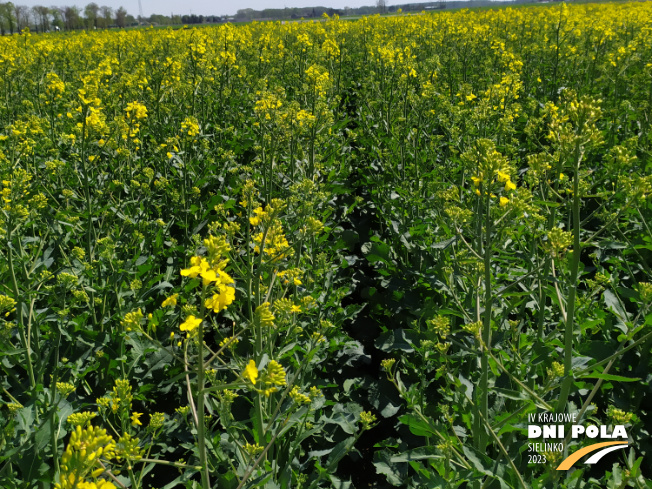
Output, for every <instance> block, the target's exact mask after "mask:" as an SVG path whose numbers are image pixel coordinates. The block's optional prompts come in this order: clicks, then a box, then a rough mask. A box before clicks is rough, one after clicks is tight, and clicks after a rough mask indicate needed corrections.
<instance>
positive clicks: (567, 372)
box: [557, 142, 582, 412]
mask: <svg viewBox="0 0 652 489" xmlns="http://www.w3.org/2000/svg"><path fill="white" fill-rule="evenodd" d="M575 154H576V158H575V167H574V169H573V170H574V171H573V173H574V175H573V209H572V212H573V254H572V256H571V265H570V272H571V275H570V287H569V290H568V310H567V312H566V327H565V330H564V381H563V383H562V385H561V392H560V393H559V401H558V403H557V411H558V412H560V411H561V410H562V409H564V408H565V406H566V401H567V400H568V395H569V394H570V389H571V386H572V385H573V377H572V376H571V370H572V361H573V328H574V326H575V298H576V297H577V275H578V272H579V268H580V254H581V249H580V247H581V243H580V195H579V194H580V192H579V180H580V162H581V161H582V152H581V151H580V146H579V142H577V143H576V145H575Z"/></svg>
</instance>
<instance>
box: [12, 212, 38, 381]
mask: <svg viewBox="0 0 652 489" xmlns="http://www.w3.org/2000/svg"><path fill="white" fill-rule="evenodd" d="M7 230H8V231H7V245H8V246H7V257H8V261H9V274H10V275H11V285H12V288H13V289H14V290H13V292H14V297H15V298H16V299H15V300H16V317H17V319H18V332H19V334H20V341H21V343H22V346H23V348H24V349H25V359H26V361H27V373H28V375H29V383H30V386H31V388H32V389H34V388H35V387H36V379H35V377H34V367H33V365H32V356H31V350H32V349H31V347H30V344H29V341H28V339H27V337H26V335H25V329H24V323H23V302H22V299H21V296H20V290H19V289H18V281H17V280H16V271H15V269H14V259H13V256H14V255H13V252H12V246H11V238H12V236H11V232H12V223H9V225H8V226H7Z"/></svg>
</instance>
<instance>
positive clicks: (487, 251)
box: [477, 192, 492, 452]
mask: <svg viewBox="0 0 652 489" xmlns="http://www.w3.org/2000/svg"><path fill="white" fill-rule="evenodd" d="M487 194H489V192H487ZM490 211H491V196H490V195H487V197H486V211H485V212H486V213H485V227H486V229H485V236H484V238H485V240H484V241H485V242H484V250H483V251H484V293H485V296H484V317H483V325H482V342H483V343H484V348H483V349H482V361H481V369H482V376H481V378H480V392H479V396H478V398H479V400H480V403H479V404H480V406H479V407H480V410H479V411H478V414H480V417H481V419H482V420H486V419H487V413H488V410H489V392H488V391H489V357H488V355H487V352H488V350H489V349H490V348H491V303H492V297H491V294H492V291H491V251H492V250H491V246H492V243H491V233H492V222H491V213H490ZM478 424H480V423H478ZM477 433H478V439H479V442H478V448H479V450H480V451H481V452H484V450H485V447H486V445H487V440H488V437H487V432H486V431H485V429H484V428H483V427H481V429H480V430H479V431H478V432H477Z"/></svg>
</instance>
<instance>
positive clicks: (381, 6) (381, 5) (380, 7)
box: [376, 0, 387, 14]
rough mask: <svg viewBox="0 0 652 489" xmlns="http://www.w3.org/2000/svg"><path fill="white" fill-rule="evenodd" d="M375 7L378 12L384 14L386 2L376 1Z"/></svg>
mask: <svg viewBox="0 0 652 489" xmlns="http://www.w3.org/2000/svg"><path fill="white" fill-rule="evenodd" d="M376 7H377V8H378V12H380V13H381V14H384V13H385V9H386V8H387V2H386V1H385V0H376Z"/></svg>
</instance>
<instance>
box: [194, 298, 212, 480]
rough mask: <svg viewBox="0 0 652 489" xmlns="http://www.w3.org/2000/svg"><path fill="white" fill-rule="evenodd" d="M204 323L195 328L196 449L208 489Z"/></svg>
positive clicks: (203, 313) (202, 303) (203, 299)
mask: <svg viewBox="0 0 652 489" xmlns="http://www.w3.org/2000/svg"><path fill="white" fill-rule="evenodd" d="M205 298H206V287H204V288H203V289H202V297H201V307H202V312H201V317H204V315H205V312H206V307H205V305H204V301H205ZM204 383H205V378H204V321H203V320H202V321H201V322H200V323H199V326H198V327H197V419H196V421H197V448H198V450H199V464H200V465H201V466H202V471H201V483H202V487H203V488H204V489H210V487H211V484H210V474H209V473H208V462H207V457H206V440H205V436H206V420H205V416H204V399H205V396H206V394H205V392H204Z"/></svg>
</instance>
